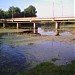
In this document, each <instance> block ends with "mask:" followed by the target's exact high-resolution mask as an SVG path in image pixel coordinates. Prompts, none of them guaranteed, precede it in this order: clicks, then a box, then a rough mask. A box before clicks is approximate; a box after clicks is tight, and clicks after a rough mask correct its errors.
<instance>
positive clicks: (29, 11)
mask: <svg viewBox="0 0 75 75" xmlns="http://www.w3.org/2000/svg"><path fill="white" fill-rule="evenodd" d="M22 13H23V14H24V16H25V17H36V13H37V11H36V8H35V7H34V6H32V5H30V6H29V7H28V8H26V9H24V11H23V12H22Z"/></svg>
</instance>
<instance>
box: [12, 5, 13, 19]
mask: <svg viewBox="0 0 75 75" xmlns="http://www.w3.org/2000/svg"><path fill="white" fill-rule="evenodd" d="M12 19H13V6H12Z"/></svg>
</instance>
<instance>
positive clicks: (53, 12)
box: [53, 0, 54, 18]
mask: <svg viewBox="0 0 75 75" xmlns="http://www.w3.org/2000/svg"><path fill="white" fill-rule="evenodd" d="M53 18H54V0H53Z"/></svg>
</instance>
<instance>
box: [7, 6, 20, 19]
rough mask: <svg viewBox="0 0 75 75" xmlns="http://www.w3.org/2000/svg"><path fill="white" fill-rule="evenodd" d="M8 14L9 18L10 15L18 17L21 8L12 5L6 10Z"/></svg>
mask: <svg viewBox="0 0 75 75" xmlns="http://www.w3.org/2000/svg"><path fill="white" fill-rule="evenodd" d="M8 15H9V18H11V17H13V18H16V17H20V15H21V10H20V8H18V7H14V6H12V7H10V8H9V10H8Z"/></svg>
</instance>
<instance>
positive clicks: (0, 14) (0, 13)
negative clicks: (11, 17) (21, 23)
mask: <svg viewBox="0 0 75 75" xmlns="http://www.w3.org/2000/svg"><path fill="white" fill-rule="evenodd" d="M2 18H4V11H3V10H2V9H0V19H2Z"/></svg>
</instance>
